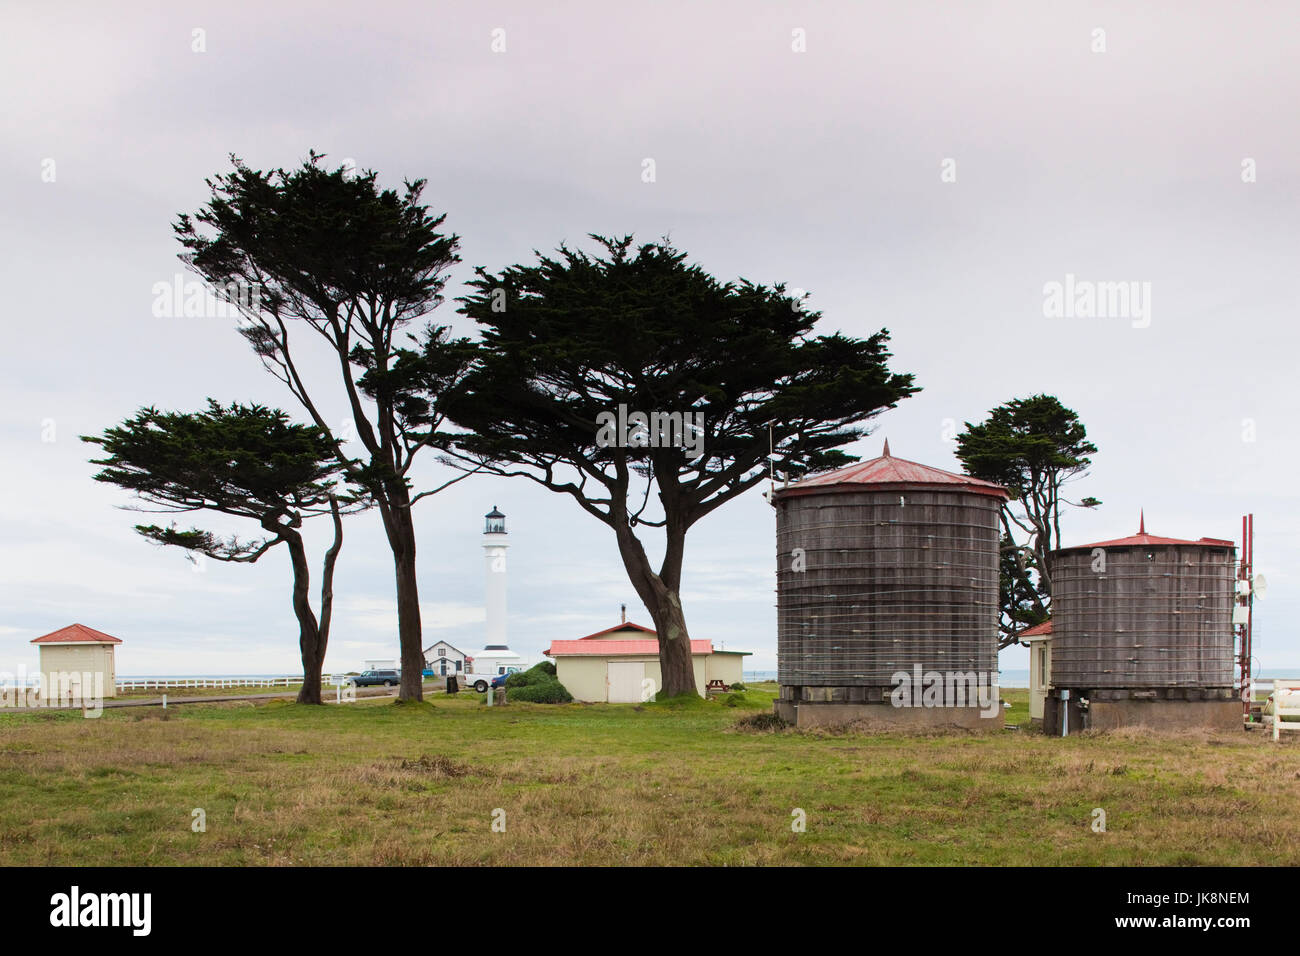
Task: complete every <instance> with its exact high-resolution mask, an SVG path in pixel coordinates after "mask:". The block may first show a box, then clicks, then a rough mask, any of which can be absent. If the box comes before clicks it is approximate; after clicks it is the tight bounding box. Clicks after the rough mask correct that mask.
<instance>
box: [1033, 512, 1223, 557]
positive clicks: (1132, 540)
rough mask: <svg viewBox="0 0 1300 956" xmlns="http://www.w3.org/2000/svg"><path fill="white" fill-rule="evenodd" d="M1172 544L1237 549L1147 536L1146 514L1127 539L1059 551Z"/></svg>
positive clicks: (1218, 543)
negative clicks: (1134, 531) (1135, 532)
mask: <svg viewBox="0 0 1300 956" xmlns="http://www.w3.org/2000/svg"><path fill="white" fill-rule="evenodd" d="M1170 544H1183V545H1188V544H1190V545H1194V546H1199V547H1211V548H1235V547H1236V546H1237V543H1236V542H1235V541H1227V540H1225V539H1223V538H1201V539H1200V540H1198V541H1190V540H1187V539H1184V538H1160V537H1157V536H1156V535H1153V534H1147V520H1146V514H1145V512H1144V513H1142V514H1141V515H1140V516H1139V518H1138V533H1137V534H1134V535H1129V536H1128V537H1127V538H1115V539H1114V540H1113V541H1097V542H1094V543H1093V544H1072V545H1070V547H1068V548H1058V549H1057V550H1058V551H1081V550H1084V549H1087V550H1089V551H1090V550H1092V549H1093V548H1126V547H1139V548H1140V547H1145V546H1157V547H1158V546H1160V545H1170Z"/></svg>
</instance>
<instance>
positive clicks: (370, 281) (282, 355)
mask: <svg viewBox="0 0 1300 956" xmlns="http://www.w3.org/2000/svg"><path fill="white" fill-rule="evenodd" d="M322 159H324V157H323V156H322V155H321V154H318V153H316V152H315V151H312V152H311V153H310V154H309V156H308V158H307V160H306V161H304V162H303V163H302V164H301V165H300V166H299V167H297V168H296V169H293V170H290V171H286V170H284V169H273V170H270V171H269V172H262V171H259V170H253V169H250V168H249V167H248V166H246V165H244V163H242V162H241V161H240V160H239V159H238V158H237V157H234V156H232V157H231V161H232V162H233V164H234V170H233V172H230V173H227V174H225V175H218V176H215V177H213V178H211V179H209V180H208V181H207V184H208V187H209V191H210V193H211V195H210V198H209V201H208V202H207V204H206V205H205V206H204V207H203V208H202V209H200V210H199V212H197V213H196V214H194V215H193V216H190V215H181V216H180V217H179V218H178V219H177V221H176V224H175V230H176V235H177V238H178V239H179V240H180V242H181V245H182V246H184V248H185V252H184V254H183V255H182V256H181V258H182V259H183V260H184V261H185V262H186V263H188V264H189V265H190V267H191V268H193V269H194V271H196V272H197V273H198V274H199V275H201V276H202V277H203V278H204V279H206V280H207V281H208V283H209V284H210V285H211V286H213V287H214V288H216V289H232V288H234V289H235V290H237V291H241V292H244V290H247V291H246V293H245V294H244V296H242V298H244V299H247V300H249V301H243V302H240V303H237V307H238V308H239V311H240V312H241V314H242V315H243V317H244V318H245V319H246V320H247V324H246V325H244V326H243V327H241V329H240V332H241V333H242V334H243V335H244V337H245V338H247V340H248V341H249V343H250V344H251V345H252V347H253V350H254V352H255V353H256V354H257V355H258V357H259V358H260V359H261V361H262V364H263V366H265V368H266V369H267V370H268V371H270V372H271V373H272V374H273V375H275V377H276V378H278V379H279V380H280V381H281V382H283V383H284V384H285V386H286V387H288V389H289V390H290V392H292V393H293V396H294V397H295V398H296V399H297V400H298V401H299V402H300V403H301V404H302V406H303V408H304V409H306V411H307V413H308V414H309V415H310V416H311V420H312V421H313V422H314V423H315V424H316V425H317V426H318V427H319V428H320V429H321V430H322V431H325V432H326V433H327V434H329V435H330V437H331V438H338V437H339V436H336V435H334V434H333V433H331V432H330V430H329V429H330V426H329V424H328V423H327V420H326V415H327V414H329V415H332V414H333V412H330V411H328V409H329V408H330V407H331V406H333V407H343V408H347V409H348V410H349V412H350V414H351V418H352V420H351V422H350V423H349V424H350V425H354V426H355V435H354V436H352V437H355V440H356V444H357V445H359V446H360V447H361V448H362V449H363V450H364V451H363V453H362V454H361V455H360V456H359V457H357V458H355V459H354V458H350V457H349V456H347V455H346V454H345V453H344V450H343V446H344V442H343V441H342V440H338V441H336V442H335V445H334V448H335V454H336V456H337V458H338V460H339V463H340V464H341V465H342V466H343V467H344V468H345V470H346V472H347V475H348V478H349V480H350V481H352V482H354V483H355V484H357V485H358V486H360V487H362V488H364V489H365V491H366V492H367V494H369V495H370V496H371V498H372V499H373V500H374V501H375V503H376V504H377V505H378V511H379V514H380V517H381V518H382V520H383V523H384V532H385V535H386V537H387V539H388V543H389V546H390V547H391V548H392V552H393V564H394V570H395V572H396V584H397V622H398V642H399V645H400V647H401V658H402V688H401V696H402V697H403V699H413V700H419V699H420V698H421V696H422V694H423V691H422V685H421V682H420V671H421V669H422V667H423V662H424V660H423V656H422V654H421V647H420V642H421V637H422V634H423V631H422V628H421V626H420V601H419V581H418V576H417V574H416V562H415V555H416V547H415V527H414V523H413V520H412V518H411V506H412V505H413V504H414V503H415V502H416V501H418V500H419V499H420V498H421V497H424V496H426V495H431V494H434V493H436V492H437V491H440V490H441V489H442V488H443V487H446V485H445V484H444V485H441V486H438V487H434V488H430V489H426V490H424V491H421V492H418V493H416V492H414V491H413V488H412V482H411V478H410V475H411V468H412V465H413V463H414V459H415V457H416V455H417V454H418V453H419V452H420V451H421V450H422V449H424V448H426V447H429V446H430V445H432V444H435V443H436V442H437V440H438V439H437V433H438V429H439V423H440V422H441V420H442V415H441V412H440V411H439V408H438V405H439V401H440V398H441V396H442V394H443V392H444V391H446V390H448V389H452V388H454V384H455V382H456V380H457V379H458V378H459V376H460V373H461V372H462V371H463V370H464V368H465V367H466V366H467V364H468V362H469V355H470V352H469V350H468V349H467V347H466V346H465V344H464V343H463V342H458V341H453V340H452V339H450V337H449V336H448V333H447V330H446V329H445V328H440V327H437V326H432V325H431V326H429V327H428V329H427V330H426V336H425V340H424V343H423V347H422V348H421V349H420V350H418V351H417V350H415V349H412V348H409V347H408V346H407V342H406V340H408V339H409V338H410V337H409V336H404V335H403V334H402V333H403V330H404V329H405V328H406V327H407V326H408V324H409V323H411V322H412V321H414V320H415V319H418V318H420V317H421V316H424V315H426V314H428V313H429V312H431V311H432V310H433V309H434V308H436V307H437V306H438V305H439V303H441V301H442V289H443V286H444V285H445V283H446V281H447V280H446V274H445V273H446V271H447V270H448V269H449V268H450V267H451V266H452V265H454V264H455V263H456V262H458V261H459V257H458V256H457V255H456V248H457V246H458V244H459V240H458V238H457V237H456V236H455V235H454V234H446V233H443V232H442V231H441V229H442V225H443V221H444V219H445V217H444V216H435V215H432V214H431V213H430V212H429V210H428V208H427V207H425V206H424V205H422V204H421V202H420V196H421V193H422V192H423V189H424V181H423V180H416V181H413V182H412V181H407V182H405V183H404V184H403V189H401V190H400V191H399V190H393V189H381V188H380V187H379V185H378V180H377V176H376V174H375V172H373V171H371V170H366V171H364V172H361V173H359V174H354V173H353V172H352V171H351V170H350V169H347V168H345V167H339V168H337V169H333V170H330V169H327V168H325V167H323V166H322V164H321V160H322ZM291 329H292V334H291V331H290V330H291ZM307 330H310V332H311V333H313V334H308V333H307ZM322 340H323V341H324V343H325V344H326V345H327V346H328V348H329V349H330V350H332V352H333V354H330V355H327V356H326V361H327V362H328V363H329V365H333V366H334V367H336V368H337V369H338V370H339V373H340V379H341V382H339V383H338V384H339V385H341V391H340V392H336V394H335V395H334V400H333V401H332V402H330V403H329V404H326V403H325V402H324V401H322V399H321V397H320V394H321V393H320V392H314V394H313V389H309V388H308V386H307V383H306V381H305V380H304V378H303V377H302V376H301V375H300V374H299V369H300V367H302V366H303V365H305V364H306V361H305V357H304V356H303V354H302V350H303V344H304V342H306V343H307V344H308V345H309V346H310V345H311V344H316V345H319V344H320V342H321V341H322ZM326 367H329V366H328V365H327V366H326ZM460 477H463V475H461V476H458V477H457V478H455V479H452V482H448V484H450V483H453V482H454V481H457V480H459V479H460Z"/></svg>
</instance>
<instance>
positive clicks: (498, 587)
mask: <svg viewBox="0 0 1300 956" xmlns="http://www.w3.org/2000/svg"><path fill="white" fill-rule="evenodd" d="M484 517H485V518H486V519H487V522H486V524H485V525H484V528H483V557H484V560H485V562H486V574H487V579H486V585H487V586H486V598H487V633H486V638H485V641H484V644H483V650H482V651H480V652H479V653H477V654H475V655H474V673H476V674H484V673H486V674H492V675H496V674H504V673H505V672H506V671H507V670H508V669H511V668H518V667H519V666H520V665H521V664H522V663H523V658H522V657H520V656H519V655H518V654H516V653H515V652H514V651H512V650H510V647H509V645H507V644H506V549H507V548H509V547H510V543H509V540H508V537H509V536H508V535H507V534H506V516H505V515H503V514H502V513H501V512H500V511H497V507H496V505H493V506H492V510H491V511H489V512H488V513H487V514H486V515H484Z"/></svg>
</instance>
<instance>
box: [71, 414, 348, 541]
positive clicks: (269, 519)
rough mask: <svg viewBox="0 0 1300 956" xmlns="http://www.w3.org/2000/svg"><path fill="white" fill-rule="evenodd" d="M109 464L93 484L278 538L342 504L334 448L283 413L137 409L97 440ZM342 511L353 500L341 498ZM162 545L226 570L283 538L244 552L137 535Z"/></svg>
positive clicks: (188, 536) (151, 532)
mask: <svg viewBox="0 0 1300 956" xmlns="http://www.w3.org/2000/svg"><path fill="white" fill-rule="evenodd" d="M82 441H85V442H89V443H91V444H95V445H99V446H100V447H101V448H103V450H104V452H105V453H106V457H104V458H98V459H94V460H92V462H91V463H92V464H96V465H101V466H103V470H102V471H100V472H99V473H98V474H97V475H95V480H96V481H103V482H108V483H110V484H115V485H118V486H119V487H122V488H126V489H127V490H129V491H134V492H135V493H136V494H137V495H138V496H139V497H140V498H141V499H143V500H144V501H145V502H147V503H148V504H150V505H153V506H154V507H155V510H161V511H171V512H188V511H216V512H221V513H222V514H227V515H233V516H236V517H243V518H251V519H253V520H256V521H258V522H259V523H260V524H261V526H262V527H263V529H264V530H266V531H269V532H272V533H273V534H277V535H278V533H279V529H280V528H282V527H283V528H294V527H297V526H299V525H300V524H301V523H302V519H303V517H304V516H306V515H310V514H316V513H324V512H325V511H327V510H328V508H329V500H330V496H331V495H335V496H336V497H339V495H340V491H339V488H338V484H337V473H338V471H339V466H338V462H337V461H336V460H335V457H334V446H333V444H332V443H331V442H330V441H329V440H328V439H327V438H326V437H325V435H324V434H322V433H321V431H320V430H319V429H318V428H316V427H315V426H312V425H298V424H292V423H291V422H290V421H289V417H288V416H287V415H286V414H285V413H284V412H282V411H280V410H279V409H270V408H264V407H263V406H261V405H240V404H238V403H232V404H231V405H229V406H223V405H221V404H220V403H218V402H216V401H213V400H212V399H209V400H208V408H207V411H204V412H193V413H181V412H160V411H158V410H157V409H155V408H145V409H141V410H140V411H139V412H138V413H137V414H136V415H135V416H134V417H133V418H130V419H127V420H126V421H125V422H123V423H122V424H121V425H118V426H114V427H112V428H109V429H106V430H105V432H104V434H103V435H102V436H99V437H90V436H83V438H82ZM343 500H344V503H345V504H346V503H353V502H355V499H352V498H346V497H345V498H344V499H343ZM136 530H137V531H139V532H140V534H142V535H144V536H145V537H147V538H149V539H150V540H152V541H155V542H157V543H159V544H168V545H175V546H177V547H182V548H185V549H187V550H191V551H197V552H200V553H203V554H206V555H208V556H209V557H213V558H218V559H225V560H255V559H256V557H257V556H259V555H260V554H261V553H263V552H264V551H265V550H266V548H267V547H269V546H270V545H273V544H275V543H277V541H278V540H279V538H278V537H273V538H272V539H264V540H259V541H251V542H241V541H240V540H239V539H238V538H236V537H232V538H229V539H222V538H219V537H217V536H215V535H213V534H212V533H211V532H208V531H204V530H201V529H199V528H191V529H189V530H179V529H177V528H175V527H174V526H173V527H170V528H161V527H158V526H156V525H137V526H136Z"/></svg>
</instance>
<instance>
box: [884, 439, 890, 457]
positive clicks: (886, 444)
mask: <svg viewBox="0 0 1300 956" xmlns="http://www.w3.org/2000/svg"><path fill="white" fill-rule="evenodd" d="M884 457H886V458H888V457H889V439H888V438H886V439H885V456H884Z"/></svg>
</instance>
